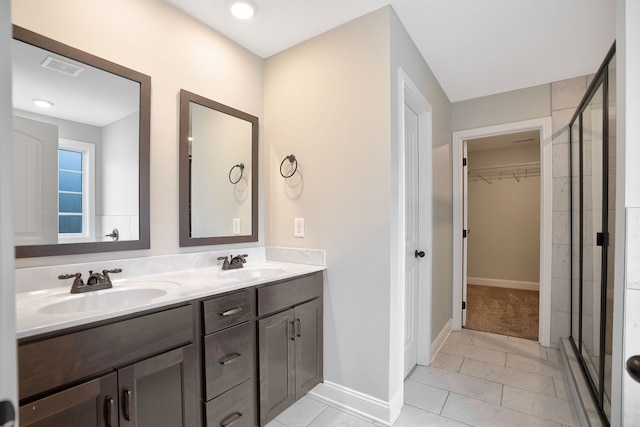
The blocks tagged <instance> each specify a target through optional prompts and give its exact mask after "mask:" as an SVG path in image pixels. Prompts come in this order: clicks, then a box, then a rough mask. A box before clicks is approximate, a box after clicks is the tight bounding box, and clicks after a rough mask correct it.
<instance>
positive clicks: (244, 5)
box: [227, 0, 258, 19]
mask: <svg viewBox="0 0 640 427" xmlns="http://www.w3.org/2000/svg"><path fill="white" fill-rule="evenodd" d="M227 4H228V6H229V10H230V11H231V14H232V15H233V16H235V17H236V18H238V19H249V18H253V17H254V16H255V15H256V13H258V5H257V4H255V3H254V2H253V0H230V1H229V2H228V3H227Z"/></svg>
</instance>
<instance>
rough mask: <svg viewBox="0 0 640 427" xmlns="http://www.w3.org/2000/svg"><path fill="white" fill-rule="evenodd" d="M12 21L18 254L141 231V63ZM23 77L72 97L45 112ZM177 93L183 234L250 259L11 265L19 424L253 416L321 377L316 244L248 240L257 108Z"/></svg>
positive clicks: (185, 422) (138, 242) (64, 251)
mask: <svg viewBox="0 0 640 427" xmlns="http://www.w3.org/2000/svg"><path fill="white" fill-rule="evenodd" d="M13 33H14V45H13V49H14V51H15V52H16V55H14V56H15V60H14V61H13V65H14V67H13V69H14V70H13V82H14V86H13V99H14V148H15V152H16V153H17V154H16V159H20V160H21V163H19V164H18V163H16V164H15V172H16V175H15V179H14V181H15V182H16V183H20V184H21V185H22V184H24V185H23V187H24V188H22V187H20V188H18V190H17V191H16V195H17V196H16V200H15V201H14V204H15V212H16V215H15V217H16V227H15V243H16V258H39V257H50V256H62V255H65V256H69V255H72V256H78V257H79V258H76V259H79V260H82V259H85V258H83V257H85V256H86V255H87V254H93V253H103V252H119V251H135V250H148V249H151V244H150V241H151V233H150V208H151V204H150V195H149V188H150V184H151V183H150V181H151V176H150V157H151V148H150V147H151V93H152V92H153V89H154V88H153V85H152V76H148V75H145V74H142V73H140V72H137V71H135V70H132V69H130V68H128V67H126V66H123V65H120V64H116V63H113V62H110V61H109V60H107V59H105V58H101V57H99V56H95V55H93V54H91V53H88V52H84V51H80V50H78V49H76V48H74V47H72V46H68V45H66V44H62V43H60V42H58V41H56V40H53V39H50V38H48V37H46V36H44V35H41V34H38V33H36V32H33V31H31V30H29V29H27V28H23V27H20V26H14V28H13ZM51 63H53V64H54V65H55V64H57V65H55V66H49V65H48V64H51ZM60 64H62V65H64V69H65V70H67V71H66V72H62V73H61V72H60V70H59V69H58V68H60ZM65 74H66V75H65ZM78 76H79V77H78ZM183 83H184V84H186V85H189V86H191V84H192V81H191V79H189V78H187V77H185V79H184V82H183ZM34 91H35V92H38V93H46V94H48V96H49V97H50V98H51V99H47V100H40V101H47V103H48V105H49V106H50V107H54V106H55V105H58V106H61V105H63V103H66V102H69V105H70V107H69V108H66V109H61V108H51V109H50V112H47V113H45V112H44V111H43V110H40V109H38V108H37V107H35V106H34V105H32V104H33V102H32V101H33V100H34V99H35V98H36V94H34V93H35V92H34ZM206 91H209V90H208V88H207V90H206ZM159 93H162V92H161V91H160V92H159ZM86 94H91V96H90V97H87V96H86ZM154 96H156V95H154ZM176 96H177V97H178V98H179V108H178V111H176V113H177V114H176V124H177V125H178V127H179V132H178V134H179V135H178V141H176V142H177V145H178V149H177V150H176V151H177V152H178V159H176V160H177V162H176V163H177V164H178V165H179V168H178V169H179V170H178V176H177V178H178V183H179V191H178V194H176V195H175V199H177V200H178V207H179V224H178V231H179V245H180V247H181V248H184V247H194V246H211V245H220V244H225V245H230V244H234V245H239V246H241V247H242V249H241V250H242V251H243V252H245V251H247V252H248V254H249V261H248V262H246V263H245V259H244V255H242V256H239V257H238V255H237V250H238V249H234V250H233V252H234V253H236V257H230V258H229V259H228V260H227V261H225V263H224V264H223V263H221V262H220V258H222V259H224V258H225V257H228V256H229V253H228V252H226V253H223V252H221V251H216V252H204V253H201V254H194V253H185V252H183V253H180V254H176V255H168V256H165V257H144V256H145V255H144V254H142V255H140V256H141V258H136V257H134V258H129V259H122V260H120V261H102V262H96V263H92V264H80V265H66V266H61V265H56V266H51V267H39V268H33V269H29V268H18V269H17V270H16V289H17V295H16V308H17V337H18V365H19V366H18V371H19V372H18V376H19V400H20V423H21V425H22V426H33V427H35V426H38V427H43V426H71V427H74V426H81V427H87V426H96V427H114V426H121V427H122V426H150V427H151V426H152V427H159V426H160V427H163V426H167V427H179V426H189V427H191V426H195V427H200V426H221V427H230V426H232V425H233V426H236V427H239V426H264V425H265V424H267V423H268V422H269V421H270V420H271V419H273V418H274V417H275V416H276V415H277V414H279V413H280V412H282V411H283V410H284V409H285V408H287V407H288V406H289V405H291V404H292V403H293V402H294V401H295V400H297V399H298V398H300V397H301V396H303V395H304V394H305V393H307V392H308V391H309V390H311V388H313V387H314V386H315V385H317V384H318V383H319V382H321V381H322V351H323V341H322V340H323V329H322V328H323V322H322V317H323V313H322V308H323V304H322V293H323V270H324V268H325V267H324V265H325V262H324V261H325V260H324V252H323V251H311V250H306V251H305V250H300V251H296V250H284V252H287V251H288V252H289V254H290V255H291V253H294V256H293V258H291V259H288V258H287V257H284V258H285V259H283V257H279V256H275V257H269V256H267V255H268V253H269V249H270V248H264V247H256V248H247V244H256V245H257V244H258V240H259V238H258V223H259V222H260V214H259V203H258V177H259V168H258V151H259V150H258V140H259V138H258V129H259V124H258V117H257V116H254V115H251V114H248V113H246V112H243V111H240V110H237V109H235V108H232V107H229V106H227V105H223V104H220V103H218V102H215V101H213V100H210V99H208V98H205V97H203V96H200V95H197V94H195V93H192V92H188V91H186V90H184V89H181V90H179V91H176ZM158 102H163V101H162V100H160V101H158ZM164 102H166V103H167V105H172V104H171V103H174V102H175V98H173V97H167V98H166V99H165V100H164ZM103 107H104V108H103ZM104 111H112V112H113V113H112V114H110V115H106V114H104ZM42 141H45V142H46V143H42ZM70 153H71V154H70ZM66 156H73V158H76V159H81V160H76V162H75V163H77V164H75V163H73V162H69V164H65V162H64V161H62V160H59V159H63V158H66ZM70 158H71V157H70ZM38 159H43V160H42V161H41V162H40V163H42V165H40V163H38ZM113 159H117V160H118V161H112V160H113ZM169 172H170V171H169ZM170 197H171V196H170ZM163 206H164V205H163ZM34 207H36V208H34ZM162 232H165V231H164V230H162ZM271 249H272V250H274V251H275V252H274V253H276V255H277V254H278V253H280V255H281V254H282V252H283V251H282V248H271ZM312 252H315V258H314V256H311V258H312V259H313V261H314V262H305V260H307V261H308V260H309V258H305V257H306V256H308V255H309V253H312ZM296 254H297V255H296ZM318 254H321V255H318ZM318 258H319V260H318ZM301 259H302V261H301ZM174 262H175V264H173V265H171V264H172V263H174ZM35 264H36V265H38V264H39V263H38V262H36V263H35ZM223 266H225V267H228V268H229V269H227V270H223V269H222V268H221V267H223ZM90 269H92V270H93V271H91V272H89V274H88V275H87V272H88V271H89V270H90ZM80 273H82V274H83V275H84V277H81V274H80ZM114 273H117V274H115V275H113V274H114ZM110 274H111V276H109V275H110ZM58 279H62V280H64V281H59V280H58Z"/></svg>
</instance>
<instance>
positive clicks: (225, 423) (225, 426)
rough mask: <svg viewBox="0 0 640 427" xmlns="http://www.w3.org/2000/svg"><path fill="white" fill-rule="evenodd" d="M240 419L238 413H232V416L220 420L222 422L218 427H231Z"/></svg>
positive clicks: (240, 415) (240, 416)
mask: <svg viewBox="0 0 640 427" xmlns="http://www.w3.org/2000/svg"><path fill="white" fill-rule="evenodd" d="M240 418H242V414H241V413H240V412H234V413H233V414H231V415H229V416H228V417H227V418H225V419H224V420H222V422H221V423H220V427H231V426H232V425H233V424H234V423H235V422H236V421H238V420H239V419H240Z"/></svg>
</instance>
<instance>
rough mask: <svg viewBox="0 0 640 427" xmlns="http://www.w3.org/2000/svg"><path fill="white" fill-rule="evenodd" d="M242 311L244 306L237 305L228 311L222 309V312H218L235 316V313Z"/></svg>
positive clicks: (221, 314) (222, 314)
mask: <svg viewBox="0 0 640 427" xmlns="http://www.w3.org/2000/svg"><path fill="white" fill-rule="evenodd" d="M241 311H242V307H236V308H232V309H230V310H227V311H222V312H220V313H218V314H219V315H220V316H233V315H234V314H238V313H240V312H241Z"/></svg>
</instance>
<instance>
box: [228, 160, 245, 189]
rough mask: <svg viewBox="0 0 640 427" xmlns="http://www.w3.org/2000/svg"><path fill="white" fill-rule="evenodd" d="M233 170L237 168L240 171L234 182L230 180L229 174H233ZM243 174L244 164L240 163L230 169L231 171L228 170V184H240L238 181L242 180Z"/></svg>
mask: <svg viewBox="0 0 640 427" xmlns="http://www.w3.org/2000/svg"><path fill="white" fill-rule="evenodd" d="M235 168H239V169H240V176H239V177H238V179H236V180H235V181H234V180H233V179H231V173H232V172H233V170H234V169H235ZM243 174H244V163H240V164H237V165H235V166H233V167H231V169H230V170H229V182H230V183H232V184H237V183H239V182H240V180H241V179H242V175H243Z"/></svg>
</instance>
